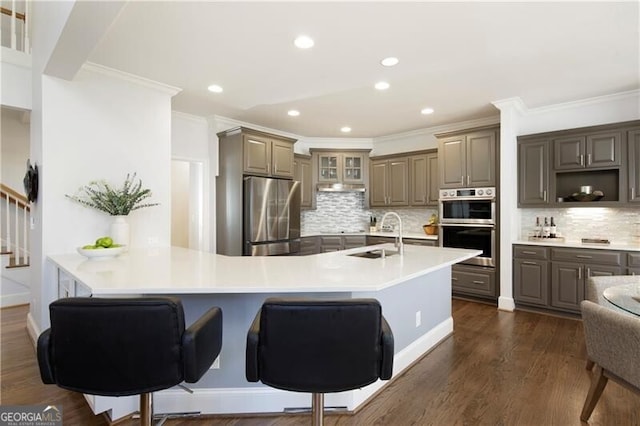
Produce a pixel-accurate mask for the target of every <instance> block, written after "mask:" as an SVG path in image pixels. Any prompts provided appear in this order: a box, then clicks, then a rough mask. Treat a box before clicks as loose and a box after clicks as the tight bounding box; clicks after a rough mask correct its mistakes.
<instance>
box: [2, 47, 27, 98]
mask: <svg viewBox="0 0 640 426" xmlns="http://www.w3.org/2000/svg"><path fill="white" fill-rule="evenodd" d="M0 58H1V59H2V61H1V62H0V67H2V68H1V69H0V76H2V86H1V87H2V88H1V90H0V105H5V106H10V107H14V108H21V109H31V55H28V54H26V53H23V52H19V51H16V50H12V49H9V48H7V47H2V48H1V52H0Z"/></svg>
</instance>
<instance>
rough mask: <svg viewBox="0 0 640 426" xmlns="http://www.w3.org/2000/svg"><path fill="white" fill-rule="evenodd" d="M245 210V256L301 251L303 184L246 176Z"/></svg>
mask: <svg viewBox="0 0 640 426" xmlns="http://www.w3.org/2000/svg"><path fill="white" fill-rule="evenodd" d="M243 210H244V212H243V221H244V230H243V241H244V246H243V252H242V254H243V255H245V256H274V255H289V254H296V253H297V252H299V251H300V182H297V181H293V180H285V179H270V178H262V177H246V178H244V203H243Z"/></svg>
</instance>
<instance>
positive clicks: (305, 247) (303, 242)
mask: <svg viewBox="0 0 640 426" xmlns="http://www.w3.org/2000/svg"><path fill="white" fill-rule="evenodd" d="M318 253H320V238H318V237H302V238H300V251H299V252H298V256H308V255H310V254H318Z"/></svg>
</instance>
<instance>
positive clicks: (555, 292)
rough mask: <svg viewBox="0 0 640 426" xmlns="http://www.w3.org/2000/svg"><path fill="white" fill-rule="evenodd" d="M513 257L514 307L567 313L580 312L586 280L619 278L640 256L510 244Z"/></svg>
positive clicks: (628, 253)
mask: <svg viewBox="0 0 640 426" xmlns="http://www.w3.org/2000/svg"><path fill="white" fill-rule="evenodd" d="M636 255H637V256H638V258H637V260H636V258H635V257H634V256H636ZM513 257H514V259H513V290H514V291H513V293H514V300H515V302H516V305H517V306H531V307H536V308H543V309H545V310H550V311H557V312H563V313H568V314H578V313H579V312H580V302H581V301H582V300H584V298H585V288H586V283H587V279H589V277H597V276H611V275H621V274H622V273H623V272H627V273H629V271H630V269H631V266H632V265H634V262H635V261H637V262H638V265H640V253H634V252H623V251H616V250H604V249H603V250H596V249H580V248H569V247H566V248H565V247H555V246H554V247H545V246H535V245H514V246H513ZM627 264H628V265H629V268H625V266H626V265H627ZM639 269H640V268H639Z"/></svg>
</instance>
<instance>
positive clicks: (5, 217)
mask: <svg viewBox="0 0 640 426" xmlns="http://www.w3.org/2000/svg"><path fill="white" fill-rule="evenodd" d="M0 199H2V200H5V202H4V203H3V205H2V209H1V214H0V223H1V226H0V229H1V232H2V235H1V238H0V239H1V240H2V245H3V246H4V248H6V249H7V250H8V251H11V252H12V253H13V254H14V258H15V264H16V265H26V264H28V263H29V228H30V226H29V222H30V221H31V207H30V206H29V201H28V200H27V198H26V197H25V196H24V195H22V194H20V193H18V192H17V191H15V190H13V189H11V188H9V187H8V186H6V185H4V184H2V183H0Z"/></svg>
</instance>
